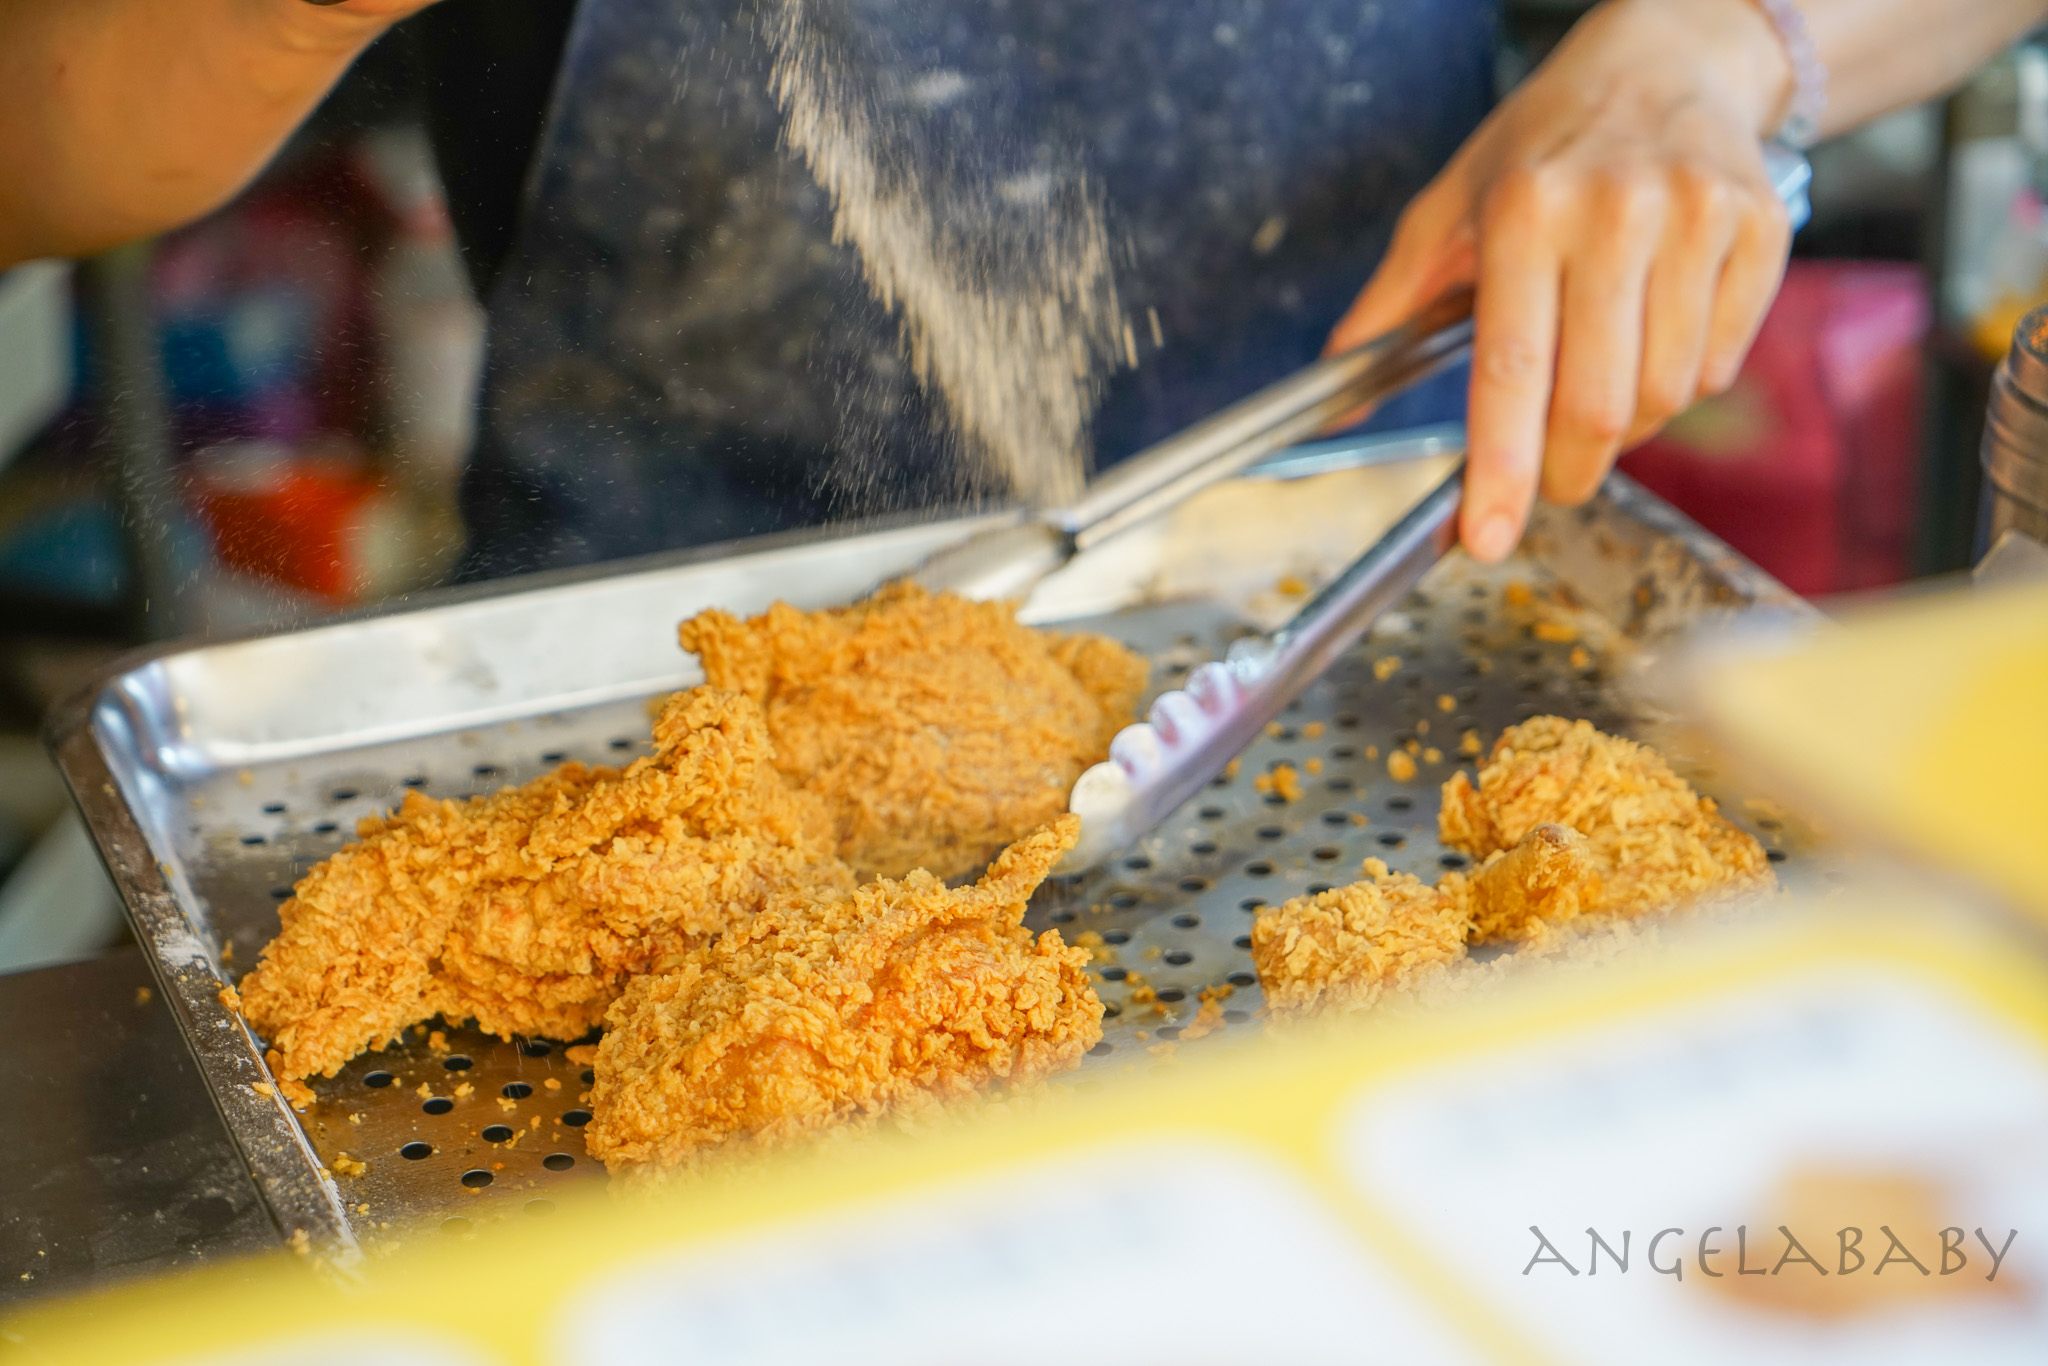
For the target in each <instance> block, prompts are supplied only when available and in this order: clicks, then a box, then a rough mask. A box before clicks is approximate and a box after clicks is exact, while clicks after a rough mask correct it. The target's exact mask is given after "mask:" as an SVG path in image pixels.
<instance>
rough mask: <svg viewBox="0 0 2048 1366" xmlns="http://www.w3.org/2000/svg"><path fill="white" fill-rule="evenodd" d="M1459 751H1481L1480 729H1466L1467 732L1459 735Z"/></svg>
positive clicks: (1471, 752)
mask: <svg viewBox="0 0 2048 1366" xmlns="http://www.w3.org/2000/svg"><path fill="white" fill-rule="evenodd" d="M1458 753H1460V754H1477V753H1479V732H1478V731H1476V730H1468V731H1466V732H1465V733H1464V734H1463V735H1460V736H1459V737H1458Z"/></svg>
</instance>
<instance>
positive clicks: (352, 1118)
mask: <svg viewBox="0 0 2048 1366" xmlns="http://www.w3.org/2000/svg"><path fill="white" fill-rule="evenodd" d="M348 1122H349V1123H351V1124H361V1123H362V1122H363V1112H362V1111H361V1110H351V1111H349V1114H348Z"/></svg>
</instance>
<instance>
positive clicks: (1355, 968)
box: [1252, 859, 1472, 1017]
mask: <svg viewBox="0 0 2048 1366" xmlns="http://www.w3.org/2000/svg"><path fill="white" fill-rule="evenodd" d="M1365 874H1366V880H1364V881H1362V882H1354V883H1352V884H1351V885H1350V886H1348V887H1333V888H1331V889H1330V890H1329V891H1327V892H1318V893H1317V894H1316V895H1314V896H1298V897H1295V898H1294V899H1293V900H1291V901H1287V902H1283V903H1282V904H1281V905H1278V906H1268V907H1266V908H1264V909H1262V910H1260V911H1259V913H1258V918H1257V919H1256V920H1254V921H1253V922H1252V964H1253V966H1254V967H1255V968H1257V970H1258V974H1259V981H1260V983H1261V984H1262V985H1263V986H1264V987H1265V989H1266V1005H1267V1008H1268V1009H1269V1010H1270V1011H1271V1012H1272V1014H1273V1015H1275V1016H1279V1017H1285V1016H1290V1015H1300V1014H1305V1013H1307V1012H1309V1011H1311V1010H1315V1009H1319V1008H1336V1009H1340V1010H1358V1009H1363V1008H1365V1007H1368V1006H1371V1005H1372V1004H1374V1003H1375V1002H1377V1001H1378V1000H1379V999H1380V996H1381V995H1382V993H1384V992H1385V991H1387V990H1389V989H1391V988H1395V987H1399V986H1400V985H1402V984H1403V983H1404V982H1405V981H1406V980H1407V979H1409V978H1410V977H1412V976H1413V975H1414V974H1416V973H1418V972H1421V971H1425V970H1428V969H1430V968H1433V967H1438V966H1441V965H1443V964H1447V963H1452V962H1455V961H1457V960H1458V959H1460V958H1462V957H1464V956H1465V937H1466V935H1467V934H1468V933H1469V931H1470V930H1471V926H1472V918H1471V915H1470V912H1469V911H1468V910H1467V908H1466V906H1465V904H1464V903H1463V902H1462V901H1461V900H1459V899H1457V898H1454V897H1450V896H1446V895H1445V894H1444V893H1442V892H1440V891H1438V890H1437V889H1436V888H1434V887H1431V886H1430V885H1429V884H1428V883H1426V882H1422V881H1420V880H1418V879H1416V878H1413V877H1410V876H1409V875H1408V874H1406V873H1395V872H1390V871H1388V869H1387V865H1386V864H1384V863H1382V862H1380V861H1379V860H1378V859H1367V860H1366V861H1365Z"/></svg>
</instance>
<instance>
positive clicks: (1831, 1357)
mask: <svg viewBox="0 0 2048 1366" xmlns="http://www.w3.org/2000/svg"><path fill="white" fill-rule="evenodd" d="M1623 938H1624V939H1627V938H1630V936H1623ZM1675 938H1676V939H1677V940H1679V941H1682V942H1681V943H1676V944H1674V949H1676V950H1682V951H1653V950H1641V951H1637V952H1624V953H1621V954H1620V955H1619V956H1618V957H1615V958H1613V959H1611V960H1610V961H1605V962H1602V963H1601V964H1600V965H1599V967H1598V969H1597V970H1591V971H1588V970H1584V968H1583V965H1582V966H1581V967H1578V968H1574V969H1572V970H1568V971H1563V972H1558V973H1554V974H1542V975H1538V976H1533V977H1531V978H1529V979H1527V980H1525V981H1523V982H1520V983H1517V984H1513V985H1511V986H1510V987H1508V988H1505V989H1500V990H1479V989H1474V990H1472V991H1470V992H1468V993H1466V994H1465V999H1464V1000H1463V1001H1462V1002H1461V1003H1459V1004H1457V1005H1454V1006H1450V1007H1445V1008H1435V1009H1431V1010H1428V1011H1419V1012H1415V1011H1411V1012H1382V1013H1380V1014H1377V1015H1374V1016H1371V1017H1368V1018H1367V1019H1366V1020H1365V1021H1364V1022H1363V1024H1362V1025H1361V1023H1360V1022H1359V1021H1357V1020H1355V1019H1354V1020H1353V1021H1351V1022H1350V1023H1348V1024H1343V1025H1340V1026H1335V1027H1331V1028H1328V1029H1307V1030H1301V1031H1291V1032H1289V1033H1287V1034H1286V1035H1284V1036H1271V1037H1261V1038H1256V1039H1249V1040H1246V1041H1244V1042H1243V1043H1241V1044H1239V1045H1237V1046H1236V1047H1231V1046H1229V1045H1228V1044H1227V1043H1225V1044H1223V1045H1220V1046H1219V1045H1217V1044H1213V1043H1212V1044H1205V1045H1204V1046H1202V1047H1201V1048H1199V1049H1191V1050H1183V1051H1182V1052H1181V1053H1180V1054H1178V1055H1176V1057H1175V1058H1174V1059H1173V1060H1172V1061H1171V1063H1169V1064H1165V1065H1162V1063H1161V1062H1159V1061H1156V1060H1153V1059H1149V1058H1138V1059H1134V1060H1133V1063H1132V1065H1131V1066H1129V1067H1128V1068H1126V1069H1123V1070H1124V1071H1125V1072H1127V1073H1128V1075H1120V1074H1119V1072H1118V1071H1115V1070H1110V1071H1107V1072H1097V1073H1095V1074H1094V1075H1093V1077H1092V1078H1084V1079H1083V1081H1082V1082H1081V1084H1080V1085H1078V1086H1075V1087H1073V1088H1070V1089H1069V1091H1068V1092H1067V1093H1066V1094H1054V1095H1047V1096H1042V1097H1040V1098H1038V1099H1035V1100H1033V1101H1031V1102H1028V1103H1023V1104H1012V1105H1009V1106H1005V1107H997V1108H994V1109H992V1110H990V1111H989V1112H986V1113H984V1114H981V1115H979V1116H977V1117H974V1118H971V1119H965V1120H962V1121H959V1122H957V1123H952V1122H949V1123H943V1124H939V1125H937V1126H935V1127H932V1128H930V1129H928V1130H927V1131H925V1132H922V1133H920V1134H918V1135H917V1136H916V1137H915V1138H906V1137H902V1136H897V1137H875V1138H868V1139H862V1140H856V1141H853V1142H850V1143H846V1144H841V1145H837V1146H831V1147H827V1148H825V1149H823V1150H820V1151H819V1152H816V1153H813V1154H811V1155H809V1156H787V1155H786V1156H784V1157H782V1158H779V1159H775V1160H771V1161H767V1162H762V1163H757V1164H752V1165H748V1166H742V1167H733V1168H727V1169H722V1170H717V1171H714V1172H711V1173H709V1174H707V1176H706V1177H705V1178H704V1179H701V1180H696V1181H692V1182H689V1183H687V1184H683V1185H680V1186H678V1187H676V1188H675V1189H673V1190H671V1191H669V1192H666V1193H664V1194H661V1195H659V1196H653V1197H650V1198H648V1199H645V1200H642V1199H639V1198H634V1197H631V1196H628V1197H626V1198H607V1196H606V1195H605V1194H604V1192H602V1191H601V1190H599V1189H596V1188H595V1187H591V1188H588V1189H586V1191H585V1192H584V1193H583V1195H582V1197H581V1198H577V1199H565V1200H563V1201H562V1202H561V1204H560V1207H559V1208H556V1209H554V1210H553V1211H552V1213H551V1215H550V1216H549V1217H548V1218H546V1219H541V1218H535V1217H531V1216H529V1215H525V1214H521V1213H520V1212H518V1210H517V1209H516V1208H514V1209H507V1210H506V1211H504V1213H503V1214H502V1215H501V1216H500V1218H499V1222H496V1223H486V1222H484V1221H483V1217H482V1216H481V1215H479V1219H478V1222H477V1224H476V1226H475V1227H474V1228H473V1229H471V1228H469V1227H468V1221H463V1224H464V1229H463V1231H462V1232H459V1233H456V1234H454V1235H452V1236H451V1235H450V1234H449V1233H447V1232H445V1231H443V1230H441V1229H439V1228H436V1227H433V1226H431V1225H430V1226H427V1227H424V1228H422V1229H420V1230H419V1231H418V1233H417V1235H416V1236H415V1237H414V1238H413V1239H412V1240H410V1241H409V1243H408V1245H406V1246H404V1247H402V1248H400V1249H399V1250H397V1251H395V1252H392V1253H390V1254H389V1255H386V1256H381V1257H379V1258H378V1259H376V1260H375V1261H373V1262H372V1263H370V1264H369V1265H367V1266H365V1267H364V1268H363V1271H362V1283H361V1284H360V1285H357V1286H344V1285H341V1284H337V1283H335V1280H334V1279H333V1278H326V1277H320V1276H317V1275H314V1274H311V1273H310V1272H309V1270H308V1268H307V1263H306V1261H305V1260H303V1259H301V1260H295V1259H294V1258H292V1257H291V1256H290V1255H289V1254H285V1255H280V1256H279V1257H276V1258H273V1259H271V1260H269V1261H268V1262H264V1263H258V1264H255V1265H244V1266H234V1267H226V1268H216V1269H214V1270H211V1271H208V1272H202V1273H198V1274H195V1275H189V1276H184V1277H179V1278H176V1279H172V1280H167V1281H161V1282H157V1283H155V1284H151V1285H145V1286H139V1287H134V1288H130V1289H125V1290H118V1291H114V1292H110V1293H106V1294H101V1295H97V1296H93V1297H90V1298H86V1299H83V1300H79V1301H75V1302H72V1303H69V1304H60V1305H54V1306H50V1307H46V1308H43V1309H40V1310H35V1311H31V1312H29V1313H26V1314H21V1315H18V1316H16V1317H14V1318H13V1319H11V1320H8V1321H6V1322H5V1323H4V1324H0V1359H5V1360H10V1361H11V1360H20V1361H33V1362H45V1361H61V1362H65V1363H77V1364H78V1366H94V1364H95V1363H102V1362H104V1363H114V1362H120V1363H124V1366H129V1364H133V1366H142V1364H143V1363H161V1364H162V1366H198V1363H201V1362H204V1363H208V1366H255V1363H259V1362H261V1363H268V1362H274V1361H296V1362H314V1363H340V1362H358V1361H375V1362H378V1363H399V1364H400V1366H429V1364H430V1363H431V1364H432V1366H514V1364H517V1366H537V1364H538V1363H542V1362H563V1363H570V1364H571V1366H586V1364H587V1366H599V1363H603V1366H643V1364H644V1366H655V1363H669V1362H685V1361H687V1362H698V1361H702V1362H717V1363H720V1364H721V1366H726V1364H727V1363H732V1364H735V1366H737V1364H739V1363H757V1364H760V1366H766V1363H786V1364H787V1366H799V1364H801V1366H815V1363H816V1362H819V1361H831V1362H833V1363H835V1366H961V1364H962V1363H972V1364H973V1366H1035V1363H1042V1362H1044V1361H1048V1360H1059V1361H1063V1362H1077V1363H1088V1362H1105V1363H1107V1362H1114V1363H1116V1366H1149V1364H1150V1363H1161V1364H1162V1366H1163V1364H1164V1363H1167V1362H1184V1361H1196V1362H1220V1361H1267V1360H1270V1361H1288V1362H1299V1363H1329V1366H1343V1364H1346V1363H1355V1362H1360V1361H1367V1360H1388V1361H1402V1362H1417V1363H1424V1362H1426V1363H1433V1364H1434V1363H1446V1364H1449V1363H1483V1362H1518V1363H1561V1362H1572V1361H1583V1362H1589V1363H1600V1364H1601V1366H1606V1364H1607V1363H1612V1364H1613V1366H1634V1363H1636V1362H1640V1361H1643V1360H1646V1359H1650V1358H1652V1357H1654V1358H1655V1359H1656V1360H1659V1361H1662V1362H1678V1363H1694V1362H1698V1363H1702V1366H1704V1364H1705V1363H1709V1362H1712V1363H1720V1362H1726V1361H1731V1360H1755V1359H1760V1358H1759V1357H1758V1355H1757V1348H1758V1344H1759V1343H1760V1342H1770V1343H1772V1344H1773V1346H1774V1347H1776V1348H1783V1349H1784V1350H1782V1351H1777V1352H1775V1353H1773V1354H1767V1355H1768V1359H1770V1360H1774V1361H1804V1360H1811V1361H1816V1362H1820V1361H1835V1360H1847V1359H1854V1360H1857V1361H1859V1362H1864V1363H1873V1362H1884V1363H1890V1362H1900V1363H1904V1362H1908V1361H1914V1362H1917V1361H1924V1360H1971V1361H2024V1360H2032V1359H2037V1353H2038V1345H2039V1337H2038V1334H2039V1331H2040V1324H2041V1322H2042V1318H2043V1315H2044V1313H2048V1305H2044V1304H2043V1302H2042V1299H2041V1295H2042V1289H2043V1286H2044V1276H2043V1273H2044V1271H2048V1262H2044V1260H2043V1258H2042V1257H2041V1256H2040V1255H2039V1254H2038V1250H2037V1248H2036V1246H2035V1243H2036V1240H2037V1239H2038V1237H2039V1234H2038V1232H2037V1231H2038V1230H2039V1229H2040V1228H2042V1227H2043V1226H2044V1225H2048V1179H2044V1178H2048V972H2044V971H2043V968H2042V965H2041V963H2040V962H2039V960H2038V959H2036V958H2034V957H2032V956H2030V955H2028V954H2027V953H2025V952H2023V951H2015V949H2014V946H2013V945H2012V943H2011V942H2010V941H2008V940H2004V939H2001V938H1997V937H1994V932H1993V931H1991V930H1989V929H1987V928H1986V927H1984V926H1983V925H1982V923H1981V922H1977V921H1973V920H1970V919H1968V918H1965V917H1961V916H1957V917H1954V918H1953V919H1949V918H1945V917H1944V916H1943V915H1942V914H1941V913H1940V911H1939V909H1938V905H1937V904H1936V902H1935V900H1934V899H1931V898H1928V897H1918V896H1906V895H1900V894H1898V892H1897V891H1896V890H1887V891H1881V892H1867V891H1864V892H1859V891H1855V890H1851V891H1848V892H1845V893H1842V894H1840V895H1839V896H1838V897H1836V898H1834V899H1832V900H1830V901H1828V902H1825V903H1823V904H1820V905H1818V906H1802V905H1799V904H1797V903H1793V902H1791V901H1790V900H1788V899H1784V898H1779V899H1775V900H1774V901H1773V902H1772V903H1771V904H1770V906H1769V907H1768V909H1767V913H1766V914H1764V915H1762V916H1760V917H1756V918H1753V919H1751V920H1750V921H1749V922H1747V923H1742V924H1736V925H1732V926H1729V925H1695V926H1694V927H1693V928H1691V929H1682V930H1678V931H1675ZM1227 1037H1228V1036H1227V1034H1226V1039H1227ZM1838 1225H1839V1227H1838ZM1852 1229H1853V1230H1854V1231H1855V1233H1856V1235H1857V1237H1858V1238H1859V1239H1861V1240H1862V1242H1861V1247H1860V1251H1858V1250H1856V1249H1853V1248H1852V1247H1851V1245H1850V1240H1849V1238H1848V1236H1847V1235H1848V1233H1849V1232H1850V1231H1851V1230H1852ZM1980 1231H1981V1237H1980V1236H1979V1234H1980ZM1795 1237H1796V1239H1797V1241H1798V1243H1799V1244H1800V1246H1801V1247H1802V1248H1805V1249H1810V1250H1811V1251H1812V1253H1813V1256H1814V1259H1816V1260H1815V1264H1814V1265H1808V1264H1806V1263H1805V1262H1802V1261H1801V1260H1799V1259H1797V1258H1795V1257H1793V1256H1792V1255H1791V1254H1792V1252H1793V1246H1792V1244H1793V1240H1794V1238H1795ZM1887 1238H1890V1239H1893V1240H1894V1241H1896V1243H1897V1250H1896V1252H1895V1251H1894V1250H1893V1248H1892V1247H1891V1246H1890V1245H1888V1243H1887V1241H1886V1240H1887ZM1959 1238H1960V1239H1962V1240H1963V1241H1961V1242H1959V1241H1958V1239H1959ZM1980 1242H1981V1243H1982V1244H1983V1246H1982V1247H1980V1246H1979V1243H1980ZM1602 1249H1605V1251H1604V1252H1603V1250H1602ZM1851 1255H1855V1256H1860V1257H1861V1258H1862V1260H1861V1261H1859V1262H1857V1263H1856V1264H1855V1265H1853V1266H1851V1265H1850V1264H1849V1260H1848V1259H1849V1257H1850V1256H1851ZM1958 1259H1960V1260H1958ZM1819 1261H1825V1263H1826V1270H1827V1274H1826V1276H1825V1277H1824V1278H1823V1276H1822V1275H1821V1268H1820V1267H1819V1265H1818V1262H1819ZM1887 1262H1889V1264H1887ZM1909 1263H1910V1264H1909ZM1915 1266H1919V1267H1923V1268H1924V1270H1920V1271H1916V1270H1915ZM1842 1267H1847V1268H1848V1269H1847V1271H1843V1270H1840V1268H1842ZM1880 1270H1884V1271H1889V1272H1890V1274H1889V1275H1885V1276H1882V1277H1880V1275H1879V1274H1878V1273H1879V1272H1880ZM1773 1275H1775V1276H1776V1277H1777V1279H1776V1280H1771V1279H1770V1277H1772V1276H1773ZM1739 1276H1752V1277H1762V1278H1764V1279H1761V1280H1756V1281H1744V1280H1738V1279H1737V1277H1739ZM1851 1280H1853V1281H1854V1284H1853V1285H1851V1284H1848V1282H1849V1281H1851ZM1987 1305H1989V1306H1991V1307H1993V1308H1994V1309H1996V1310H1997V1312H1995V1313H1990V1314H1987V1313H1986V1312H1985V1307H1986V1306H1987ZM1901 1314H1908V1315H1910V1316H1911V1322H1912V1323H1913V1324H1914V1325H1915V1327H1914V1330H1913V1331H1912V1332H1908V1333H1903V1334H1899V1333H1895V1332H1894V1331H1893V1328H1892V1325H1894V1324H1895V1323H1896V1322H1897V1321H1898V1319H1899V1316H1900V1315H1901ZM1781 1335H1782V1336H1781ZM1930 1335H1931V1336H1930ZM1930 1341H1934V1342H1938V1343H1939V1344H1940V1346H1941V1349H1942V1350H1940V1351H1938V1352H1932V1353H1930V1352H1929V1350H1928V1344H1929V1342H1930ZM2029 1352H2033V1353H2036V1356H2031V1357H2030V1356H2029V1355H2028V1353H2029Z"/></svg>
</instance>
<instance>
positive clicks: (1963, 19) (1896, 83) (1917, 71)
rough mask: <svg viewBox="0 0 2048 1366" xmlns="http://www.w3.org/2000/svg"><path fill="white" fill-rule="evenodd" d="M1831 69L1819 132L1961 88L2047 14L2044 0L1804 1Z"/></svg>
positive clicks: (2047, 1) (1832, 130)
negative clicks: (1988, 60) (1962, 84)
mask: <svg viewBox="0 0 2048 1366" xmlns="http://www.w3.org/2000/svg"><path fill="white" fill-rule="evenodd" d="M1805 10H1806V22H1807V25H1808V27H1809V28H1810V29H1811V30H1812V32H1813V37H1814V42H1815V44H1816V45H1817V46H1818V47H1819V49H1820V57H1821V60H1822V61H1823V62H1825V63H1826V64H1827V68H1828V107H1827V112H1826V114H1825V115H1824V116H1823V118H1822V119H1821V131H1822V132H1824V133H1829V134H1832V133H1840V132H1844V131H1846V130H1847V129H1850V128H1853V127H1855V126H1856V125H1858V124H1860V123H1863V122H1865V121H1867V120H1869V119H1873V118H1876V117H1877V116H1878V115H1880V114H1883V113H1886V112H1887V111H1889V110H1892V109H1897V108H1899V107H1900V106H1902V105H1908V104H1913V103H1916V102H1917V101H1920V100H1924V99H1928V98H1930V97H1932V96H1934V95H1939V94H1941V93H1942V92H1944V91H1946V90H1949V89H1951V88H1953V87H1954V86H1957V85H1960V84H1961V83H1962V82H1963V81H1965V80H1967V79H1969V77H1970V74H1971V73H1972V72H1974V71H1975V70H1976V69H1977V68H1978V67H1979V66H1982V65H1983V64H1984V62H1985V61H1986V60H1987V59H1989V58H1990V57H1991V56H1992V55H1994V54H1995V53H1997V52H1998V51H1999V50H2000V49H2001V48H2003V47H2005V46H2006V45H2007V44H2008V43H2011V42H2013V41H2015V40H2016V39H2018V38H2020V37H2022V36H2024V35H2025V34H2026V33H2027V32H2028V31H2029V30H2030V29H2032V28H2034V27H2035V26H2036V25H2038V24H2040V23H2041V22H2042V21H2043V20H2044V19H2048V0H1806V4H1805Z"/></svg>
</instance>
